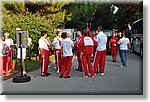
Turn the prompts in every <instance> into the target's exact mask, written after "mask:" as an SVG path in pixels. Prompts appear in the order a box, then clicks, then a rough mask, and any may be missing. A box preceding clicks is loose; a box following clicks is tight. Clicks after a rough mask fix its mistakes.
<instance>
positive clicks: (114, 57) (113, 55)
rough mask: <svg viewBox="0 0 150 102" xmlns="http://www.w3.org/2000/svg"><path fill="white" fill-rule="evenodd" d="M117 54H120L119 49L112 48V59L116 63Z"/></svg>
mask: <svg viewBox="0 0 150 102" xmlns="http://www.w3.org/2000/svg"><path fill="white" fill-rule="evenodd" d="M117 52H118V47H111V55H112V59H113V60H115V61H116V56H117Z"/></svg>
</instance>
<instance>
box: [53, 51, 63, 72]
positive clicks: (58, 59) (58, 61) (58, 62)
mask: <svg viewBox="0 0 150 102" xmlns="http://www.w3.org/2000/svg"><path fill="white" fill-rule="evenodd" d="M54 54H55V64H56V68H57V70H59V71H60V70H61V62H62V60H61V49H55V50H54Z"/></svg>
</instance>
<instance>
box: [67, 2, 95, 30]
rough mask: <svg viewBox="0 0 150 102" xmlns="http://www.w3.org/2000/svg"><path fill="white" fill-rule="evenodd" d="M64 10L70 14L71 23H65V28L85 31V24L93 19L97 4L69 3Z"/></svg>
mask: <svg viewBox="0 0 150 102" xmlns="http://www.w3.org/2000/svg"><path fill="white" fill-rule="evenodd" d="M66 9H67V13H70V14H71V21H69V22H67V23H66V27H68V28H69V27H71V28H77V29H85V28H86V24H87V23H88V22H91V21H92V20H93V19H95V16H94V15H95V12H96V9H97V4H96V3H92V2H84V3H71V4H69V5H67V8H66Z"/></svg>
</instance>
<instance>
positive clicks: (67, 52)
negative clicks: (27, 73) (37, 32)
mask: <svg viewBox="0 0 150 102" xmlns="http://www.w3.org/2000/svg"><path fill="white" fill-rule="evenodd" d="M97 31H98V35H97V37H96V39H94V38H93V37H91V36H89V33H90V32H88V31H87V30H83V31H78V37H77V39H76V41H75V42H73V41H72V40H71V38H70V37H71V33H70V32H66V33H62V32H61V30H57V32H56V37H55V38H54V40H53V42H52V43H51V44H50V43H49V42H48V41H47V40H46V37H47V35H48V34H47V32H44V33H41V34H42V37H41V38H40V39H39V49H40V55H39V56H42V57H40V58H42V60H40V62H41V69H42V71H41V76H49V75H50V73H48V72H47V69H48V64H49V63H48V62H49V56H50V55H49V52H50V49H49V48H50V47H49V46H54V55H55V64H56V69H57V73H59V76H60V78H63V77H64V78H70V70H71V66H72V60H73V52H72V49H73V47H74V48H75V50H76V54H77V59H78V68H77V69H76V70H79V71H84V77H85V78H88V70H89V72H90V74H91V77H92V78H94V77H95V75H96V73H97V72H99V73H100V75H102V76H103V75H104V69H105V61H106V45H107V36H106V35H105V34H104V33H103V27H102V26H99V27H98V28H97ZM95 49H96V52H95ZM93 53H95V58H94V62H93V63H94V66H93V65H92V61H91V55H92V54H93Z"/></svg>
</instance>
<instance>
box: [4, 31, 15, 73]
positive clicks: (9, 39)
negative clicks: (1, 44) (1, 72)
mask: <svg viewBox="0 0 150 102" xmlns="http://www.w3.org/2000/svg"><path fill="white" fill-rule="evenodd" d="M9 37H10V34H9V33H8V32H5V33H4V38H5V43H6V45H7V46H8V47H9V55H8V63H9V64H8V67H9V68H8V70H9V71H11V70H12V60H13V46H14V43H13V40H12V39H11V38H9Z"/></svg>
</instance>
